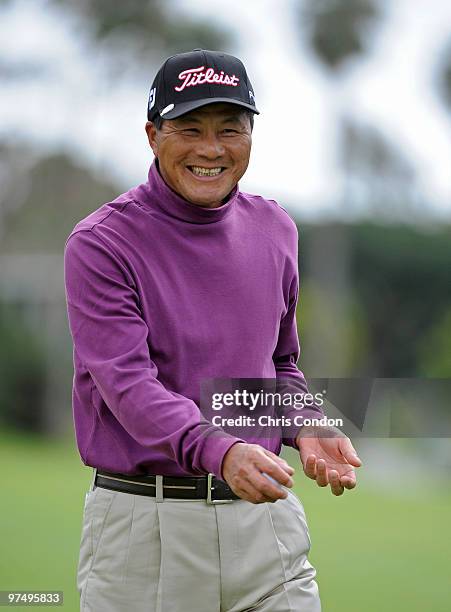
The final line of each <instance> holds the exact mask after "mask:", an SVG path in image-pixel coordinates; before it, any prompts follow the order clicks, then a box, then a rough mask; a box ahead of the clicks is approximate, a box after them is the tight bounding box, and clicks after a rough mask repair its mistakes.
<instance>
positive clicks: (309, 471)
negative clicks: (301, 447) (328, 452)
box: [304, 454, 356, 496]
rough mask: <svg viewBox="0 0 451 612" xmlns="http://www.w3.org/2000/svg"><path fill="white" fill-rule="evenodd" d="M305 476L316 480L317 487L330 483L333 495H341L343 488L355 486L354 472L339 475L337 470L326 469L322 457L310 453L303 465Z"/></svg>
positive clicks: (349, 488)
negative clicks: (318, 457)
mask: <svg viewBox="0 0 451 612" xmlns="http://www.w3.org/2000/svg"><path fill="white" fill-rule="evenodd" d="M304 473H305V474H306V476H308V477H309V478H311V479H312V480H315V481H316V484H317V485H318V486H319V487H327V485H330V489H331V492H332V493H333V494H334V495H337V496H338V495H342V494H343V492H344V490H345V489H348V490H351V489H353V488H354V487H355V486H356V478H355V474H354V472H353V471H352V472H347V473H346V474H345V475H343V476H340V474H339V472H338V471H337V470H333V469H328V468H327V463H326V461H325V460H324V459H317V457H316V455H314V454H311V455H309V456H308V457H307V459H306V462H305V467H304Z"/></svg>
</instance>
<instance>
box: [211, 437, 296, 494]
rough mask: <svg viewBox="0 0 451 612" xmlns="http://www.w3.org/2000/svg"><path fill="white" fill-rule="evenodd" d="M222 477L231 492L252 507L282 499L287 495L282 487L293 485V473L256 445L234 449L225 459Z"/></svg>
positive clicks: (271, 454) (286, 464)
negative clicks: (254, 504)
mask: <svg viewBox="0 0 451 612" xmlns="http://www.w3.org/2000/svg"><path fill="white" fill-rule="evenodd" d="M263 472H264V473H265V474H266V475H264V474H263ZM222 473H223V476H224V478H225V480H226V481H227V483H228V484H229V486H230V487H231V489H232V490H233V491H234V492H235V493H236V494H237V495H239V496H240V497H241V498H242V499H245V500H247V501H250V502H252V503H263V502H275V501H277V500H278V499H284V498H286V497H287V491H286V490H285V489H284V488H283V487H292V486H293V484H294V483H293V479H292V475H293V474H294V469H293V468H292V467H291V466H290V465H288V463H287V462H286V461H285V460H284V459H282V458H281V457H278V456H277V455H275V454H274V453H272V452H271V451H267V450H266V449H263V448H262V447H261V446H259V445H258V444H246V443H239V444H235V445H233V446H232V447H231V448H230V449H229V450H228V451H227V453H226V455H225V456H224V459H223V467H222Z"/></svg>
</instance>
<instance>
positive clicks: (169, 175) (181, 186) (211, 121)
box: [146, 102, 252, 208]
mask: <svg viewBox="0 0 451 612" xmlns="http://www.w3.org/2000/svg"><path fill="white" fill-rule="evenodd" d="M146 132H147V136H148V138H149V143H150V146H151V147H152V150H153V152H154V155H155V157H157V158H158V162H159V167H160V172H161V175H162V176H163V178H164V180H165V181H166V183H167V184H168V185H169V186H170V187H171V188H172V189H173V190H174V191H176V192H177V193H178V194H179V195H181V196H182V197H183V198H185V200H188V202H191V203H193V204H197V205H200V206H206V207H208V208H215V207H217V206H220V205H221V203H222V201H223V200H224V198H226V197H227V196H228V194H229V193H230V192H231V191H232V189H233V188H234V187H235V185H236V184H237V183H238V181H239V180H240V178H241V177H242V176H243V174H244V173H245V172H246V169H247V166H248V164H249V156H250V152H251V145H252V137H251V126H250V121H249V117H248V115H247V114H246V113H245V112H243V110H242V109H240V108H238V107H237V106H236V105H233V104H227V103H224V104H223V103H217V102H215V103H212V104H208V105H207V106H203V107H201V108H198V109H196V110H194V111H191V112H190V113H186V114H185V115H182V116H181V117H178V118H177V119H172V120H166V121H164V123H163V125H162V127H161V130H156V128H155V126H154V125H153V123H151V122H147V124H146Z"/></svg>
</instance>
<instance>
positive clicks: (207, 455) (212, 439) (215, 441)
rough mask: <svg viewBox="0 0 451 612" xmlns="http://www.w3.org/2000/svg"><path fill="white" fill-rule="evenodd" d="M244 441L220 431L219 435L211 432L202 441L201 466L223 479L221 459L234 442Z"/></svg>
mask: <svg viewBox="0 0 451 612" xmlns="http://www.w3.org/2000/svg"><path fill="white" fill-rule="evenodd" d="M238 442H244V443H245V444H246V440H242V439H241V438H236V437H235V436H230V435H228V434H226V433H224V432H221V433H220V435H219V436H216V435H214V434H211V435H209V436H208V437H207V439H206V440H205V442H204V446H203V449H202V466H203V468H204V470H205V471H206V472H208V473H210V474H214V475H215V476H216V478H219V479H220V480H224V477H223V475H222V461H223V459H224V456H225V454H226V453H227V451H228V450H229V448H231V447H232V446H233V445H234V444H237V443H238Z"/></svg>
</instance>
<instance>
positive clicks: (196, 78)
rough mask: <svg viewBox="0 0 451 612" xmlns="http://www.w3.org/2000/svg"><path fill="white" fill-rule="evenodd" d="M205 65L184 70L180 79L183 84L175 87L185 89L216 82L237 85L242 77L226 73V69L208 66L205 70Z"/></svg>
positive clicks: (180, 89)
mask: <svg viewBox="0 0 451 612" xmlns="http://www.w3.org/2000/svg"><path fill="white" fill-rule="evenodd" d="M204 68H205V66H199V67H198V68H189V69H188V70H183V72H181V73H180V74H179V79H180V80H181V81H182V84H181V85H179V86H178V87H174V89H175V91H183V89H185V87H194V86H195V85H203V84H204V83H215V84H216V85H231V86H232V87H237V85H238V83H239V81H240V79H239V78H238V77H237V76H235V75H234V74H232V76H230V75H229V74H224V70H221V72H215V70H214V68H207V70H205V71H204Z"/></svg>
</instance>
